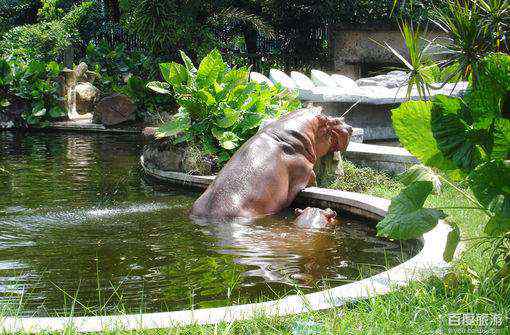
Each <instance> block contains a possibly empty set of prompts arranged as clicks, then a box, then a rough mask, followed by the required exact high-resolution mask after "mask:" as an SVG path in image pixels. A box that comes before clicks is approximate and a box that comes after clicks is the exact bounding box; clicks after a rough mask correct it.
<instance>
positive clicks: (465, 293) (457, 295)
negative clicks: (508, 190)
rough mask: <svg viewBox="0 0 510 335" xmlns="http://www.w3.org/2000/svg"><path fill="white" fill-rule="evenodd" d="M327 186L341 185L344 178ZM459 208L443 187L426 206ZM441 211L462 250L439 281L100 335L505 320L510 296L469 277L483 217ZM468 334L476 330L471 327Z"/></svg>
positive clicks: (439, 329)
mask: <svg viewBox="0 0 510 335" xmlns="http://www.w3.org/2000/svg"><path fill="white" fill-rule="evenodd" d="M346 165H347V168H346V169H345V170H346V178H347V177H348V178H349V180H351V183H352V184H351V185H350V186H352V185H356V189H355V190H359V191H364V192H367V193H369V194H372V195H376V196H380V197H385V198H390V197H392V196H394V195H396V194H397V193H398V192H399V189H400V187H401V186H400V185H399V184H398V182H396V181H395V180H394V179H393V178H391V177H389V176H386V175H383V174H379V173H376V172H374V171H373V170H370V169H358V168H356V167H355V166H353V165H352V164H349V163H347V164H346ZM371 178H372V179H371ZM374 181H375V182H374ZM330 186H332V187H343V186H345V180H340V181H336V182H334V183H333V185H330ZM463 204H466V201H465V200H464V199H463V198H462V197H461V196H459V194H458V193H457V192H455V191H454V190H453V189H452V188H448V187H445V189H444V191H443V193H442V194H440V195H435V196H432V197H431V199H429V204H428V205H429V206H441V207H449V206H461V205H463ZM445 211H446V212H447V213H448V214H449V216H448V219H447V220H449V221H451V222H455V223H457V224H458V225H459V227H460V229H461V235H462V240H464V242H465V243H466V245H467V248H466V249H465V251H464V252H463V254H462V256H461V258H460V259H459V260H456V261H455V262H454V266H453V268H452V269H451V270H450V273H449V274H448V275H447V277H446V279H444V280H443V279H440V278H436V277H434V278H430V279H428V280H427V281H424V282H415V283H412V284H410V285H409V286H407V287H405V288H402V289H400V290H398V291H397V292H394V293H391V294H388V295H385V296H379V297H374V298H371V299H367V300H361V301H358V302H355V303H351V304H348V305H345V306H342V307H339V308H335V309H331V310H327V311H322V312H312V313H306V314H301V315H295V316H287V317H264V316H259V317H255V318H252V319H250V320H246V321H242V322H234V323H222V324H218V325H208V326H200V325H191V326H187V327H182V328H174V329H165V330H146V331H136V332H127V331H123V330H122V329H117V330H113V331H110V332H106V333H105V334H225V335H226V334H236V335H237V334H296V335H304V334H364V335H365V334H461V333H462V329H460V330H459V328H448V327H447V318H448V314H449V313H477V314H485V313H496V314H501V315H503V316H505V317H506V316H509V315H510V297H508V296H505V295H503V294H501V293H498V292H500V291H499V290H498V288H497V287H495V286H494V284H491V283H490V282H486V281H483V280H482V281H480V277H477V276H476V275H471V273H478V274H483V273H484V271H486V269H487V265H488V263H489V261H490V260H489V254H488V253H486V252H484V250H483V249H482V248H481V247H480V246H479V244H478V243H477V239H476V237H477V236H480V230H481V226H482V223H484V220H485V219H486V218H485V217H484V214H483V213H480V212H476V211H471V210H455V209H451V210H445ZM482 277H483V276H482ZM505 324H506V326H505V327H503V328H498V329H496V328H483V329H480V330H485V332H484V333H486V334H491V333H492V334H510V330H509V328H508V325H509V322H508V320H506V322H505ZM475 331H476V332H475ZM66 333H68V334H74V333H75V331H74V330H72V329H69V330H68V331H67V332H66ZM465 333H466V332H464V334H465ZM471 333H480V332H478V331H477V329H476V328H471Z"/></svg>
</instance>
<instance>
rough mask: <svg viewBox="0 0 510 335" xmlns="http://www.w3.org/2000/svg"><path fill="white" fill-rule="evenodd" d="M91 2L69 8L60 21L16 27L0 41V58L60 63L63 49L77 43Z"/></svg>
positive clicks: (92, 8)
mask: <svg viewBox="0 0 510 335" xmlns="http://www.w3.org/2000/svg"><path fill="white" fill-rule="evenodd" d="M94 6H95V4H94V3H93V2H83V3H81V4H80V5H77V6H75V7H73V9H72V10H70V11H69V12H68V13H67V14H66V15H65V16H63V17H62V18H61V19H56V20H52V21H43V22H39V23H35V24H27V25H23V26H17V27H14V28H12V29H10V30H9V31H7V32H6V33H5V34H4V35H3V36H2V37H1V38H0V57H1V56H3V57H8V56H13V57H15V58H16V59H18V60H24V61H26V62H30V61H32V60H37V61H43V62H49V61H52V60H63V59H64V54H65V51H66V49H68V48H69V47H71V46H72V45H77V44H79V43H80V41H79V40H80V38H79V37H80V30H79V27H80V26H82V25H83V23H82V21H83V20H86V18H87V16H88V15H90V13H91V12H93V11H94Z"/></svg>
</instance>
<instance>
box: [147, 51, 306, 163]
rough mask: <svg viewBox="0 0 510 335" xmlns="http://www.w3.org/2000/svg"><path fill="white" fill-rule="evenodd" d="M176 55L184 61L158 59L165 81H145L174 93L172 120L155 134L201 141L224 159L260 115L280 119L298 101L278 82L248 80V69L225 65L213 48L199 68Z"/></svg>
mask: <svg viewBox="0 0 510 335" xmlns="http://www.w3.org/2000/svg"><path fill="white" fill-rule="evenodd" d="M181 56H182V59H183V62H184V65H182V64H178V63H162V64H160V68H161V72H162V74H163V78H164V79H165V81H166V82H152V83H149V85H148V87H149V88H151V89H153V90H154V91H156V92H160V93H163V94H172V93H173V94H174V96H175V99H176V101H177V103H178V105H179V106H180V107H179V111H178V112H177V114H175V115H174V116H173V118H172V120H170V121H169V122H168V123H165V124H164V125H162V126H160V127H159V128H158V130H157V132H156V136H157V137H160V138H161V137H171V138H172V139H173V142H174V143H181V142H191V143H200V144H201V145H202V147H203V149H204V151H205V152H206V153H210V154H217V155H218V157H219V159H220V161H226V160H228V159H229V158H230V156H231V155H232V154H233V153H234V151H235V150H236V149H237V148H238V147H239V146H240V145H241V144H242V143H243V142H244V141H246V140H247V139H248V138H250V137H251V136H252V135H253V134H255V132H256V131H257V128H258V127H259V125H260V123H261V122H262V121H263V120H264V119H268V118H279V117H280V116H281V115H283V114H285V113H287V112H288V111H291V110H294V109H296V108H298V107H299V106H300V104H299V101H297V100H296V99H295V96H294V95H292V94H291V93H289V92H288V91H286V90H284V89H283V88H281V87H280V86H275V87H269V86H267V85H261V84H258V83H255V82H251V81H249V70H248V69H247V68H244V67H241V68H229V67H228V66H227V64H226V63H225V62H224V61H223V59H222V57H221V54H220V53H219V51H217V50H213V51H212V52H211V53H209V54H208V55H207V56H206V57H205V58H204V59H203V60H202V62H201V63H200V65H199V67H198V69H197V68H195V66H194V65H193V63H192V62H191V60H190V59H189V58H188V56H186V54H184V53H183V52H181Z"/></svg>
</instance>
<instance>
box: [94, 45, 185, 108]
mask: <svg viewBox="0 0 510 335" xmlns="http://www.w3.org/2000/svg"><path fill="white" fill-rule="evenodd" d="M85 62H86V63H87V65H89V67H90V68H91V69H92V70H94V71H95V72H96V73H97V74H98V77H99V79H98V80H97V81H96V82H95V85H96V86H97V87H98V88H99V91H100V92H101V93H102V94H103V95H109V94H111V93H112V92H117V93H123V94H126V95H128V96H129V97H130V98H131V99H132V100H133V102H134V103H135V104H136V106H137V112H138V117H141V116H142V115H141V114H142V113H149V114H159V113H160V112H162V111H169V110H170V109H171V108H173V107H174V106H175V102H174V100H173V98H172V97H171V96H168V95H161V94H157V93H155V92H153V91H151V90H147V88H146V85H147V83H148V81H149V80H150V79H154V78H156V71H155V70H154V64H155V61H154V59H153V58H151V57H150V56H147V55H145V54H143V53H141V52H138V51H133V52H130V53H128V52H126V51H125V47H124V45H123V44H118V45H117V46H115V47H111V46H110V45H109V44H108V43H107V42H106V41H104V40H103V41H101V42H100V43H98V44H97V45H95V44H93V43H89V45H88V46H87V51H86V57H85Z"/></svg>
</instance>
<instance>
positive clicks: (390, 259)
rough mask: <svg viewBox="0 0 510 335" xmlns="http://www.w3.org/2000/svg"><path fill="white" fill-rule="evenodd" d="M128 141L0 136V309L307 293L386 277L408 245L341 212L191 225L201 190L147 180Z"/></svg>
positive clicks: (137, 306)
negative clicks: (324, 223) (314, 223)
mask: <svg viewBox="0 0 510 335" xmlns="http://www.w3.org/2000/svg"><path fill="white" fill-rule="evenodd" d="M141 148H142V144H141V139H140V138H139V137H138V136H136V135H132V134H126V135H117V134H116V135H106V134H96V135H89V134H70V133H58V132H55V133H21V132H19V133H15V132H0V312H1V313H3V314H16V315H24V316H27V315H37V316H48V315H50V316H57V315H58V316H62V315H65V316H68V315H98V314H99V315H104V314H111V313H123V312H125V313H139V312H155V311H171V310H179V309H188V308H202V307H212V306H224V305H229V304H237V303H246V302H256V301H261V300H269V299H276V298H280V297H282V296H284V295H285V294H295V293H296V292H301V293H308V292H311V291H316V290H318V289H321V288H325V287H332V286H337V285H341V284H344V283H346V282H350V281H353V280H357V279H359V278H362V277H367V276H370V275H372V274H375V273H378V272H381V271H384V270H385V269H387V268H388V267H392V266H394V265H396V264H398V263H400V262H402V261H403V260H406V259H408V258H410V257H411V256H413V255H414V254H415V253H416V251H417V250H415V249H416V248H414V247H413V246H412V245H410V246H405V247H403V246H402V245H400V244H399V243H396V242H391V241H388V240H383V239H379V238H376V237H375V232H374V230H373V228H371V227H373V223H372V224H367V222H364V221H363V220H362V219H359V218H354V217H349V216H342V215H341V216H340V222H341V224H340V225H338V226H336V227H335V228H334V229H329V230H319V231H317V230H316V231H313V230H307V229H299V228H297V227H295V226H294V225H293V224H292V220H293V218H294V216H293V214H292V211H290V210H289V211H288V212H285V213H282V214H280V215H278V216H273V217H268V218H264V219H261V220H258V221H256V222H252V223H249V224H248V223H241V222H232V223H223V224H218V223H215V222H193V221H191V220H190V219H189V218H188V210H189V208H190V206H191V205H192V203H193V201H194V199H196V197H197V196H198V193H194V192H191V191H187V190H180V189H175V190H172V189H169V188H168V187H161V186H159V185H157V184H152V183H151V182H150V181H148V180H145V179H144V178H143V176H142V174H141V171H140V168H139V155H140V152H141Z"/></svg>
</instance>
